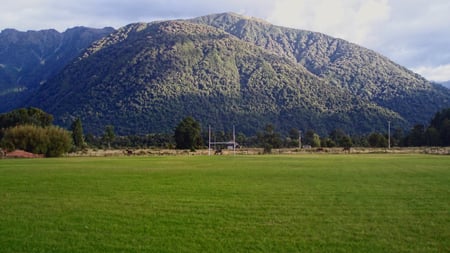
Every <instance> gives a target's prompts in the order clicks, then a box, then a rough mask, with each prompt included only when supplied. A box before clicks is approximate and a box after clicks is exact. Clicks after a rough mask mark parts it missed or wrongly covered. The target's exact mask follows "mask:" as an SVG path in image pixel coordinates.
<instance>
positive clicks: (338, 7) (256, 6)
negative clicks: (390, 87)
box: [0, 0, 450, 81]
mask: <svg viewBox="0 0 450 253" xmlns="http://www.w3.org/2000/svg"><path fill="white" fill-rule="evenodd" d="M230 11H231V12H236V13H239V14H243V15H247V16H253V17H258V18H261V19H265V20H267V21H269V22H271V23H273V24H277V25H282V26H287V27H292V28H299V29H305V30H311V31H316V32H322V33H325V34H328V35H331V36H334V37H338V38H343V39H345V40H348V41H351V42H354V43H357V44H360V45H363V46H365V47H367V48H370V49H373V50H375V51H377V52H379V53H381V54H383V55H385V56H387V57H389V58H391V59H392V60H394V61H395V62H397V63H400V64H401V65H403V66H406V67H408V68H410V69H412V70H413V71H415V72H417V73H419V74H422V75H423V76H425V77H426V78H428V79H429V80H434V81H447V80H450V14H449V13H450V1H449V0H226V1H220V0H12V1H7V2H6V3H5V2H4V3H2V7H1V9H0V30H3V29H5V28H15V29H18V30H21V31H26V30H40V29H47V28H55V29H57V30H59V31H64V30H65V29H67V28H69V27H73V26H89V27H105V26H112V27H115V28H118V27H121V26H124V25H126V24H129V23H133V22H150V21H154V20H165V19H175V18H176V19H178V18H191V17H197V16H201V15H207V14H212V13H221V12H230Z"/></svg>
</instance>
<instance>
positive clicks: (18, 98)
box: [0, 27, 114, 112]
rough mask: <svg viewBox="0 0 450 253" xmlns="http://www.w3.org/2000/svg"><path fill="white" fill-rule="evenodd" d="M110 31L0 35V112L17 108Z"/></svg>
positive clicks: (9, 32)
mask: <svg viewBox="0 0 450 253" xmlns="http://www.w3.org/2000/svg"><path fill="white" fill-rule="evenodd" d="M113 31H114V29H112V28H104V29H92V28H85V27H75V28H72V29H68V30H67V31H65V32H63V33H60V32H58V31H56V30H43V31H28V32H19V31H17V30H13V29H6V30H3V31H2V32H1V33H0V101H2V102H1V103H0V112H5V111H8V110H11V109H13V108H15V107H18V106H20V105H21V103H22V102H23V99H24V98H25V97H27V96H28V95H30V94H32V93H33V92H35V91H36V90H37V89H38V88H39V86H40V85H41V84H43V83H45V82H46V80H47V79H48V78H50V77H52V76H53V75H55V74H56V73H58V72H59V71H60V70H61V69H63V68H64V66H66V65H67V64H68V63H69V62H71V61H73V60H74V59H75V58H76V57H77V56H78V55H79V54H80V53H81V52H82V51H83V50H85V49H86V48H87V47H89V46H90V45H91V44H92V43H93V42H94V41H96V40H98V39H100V38H102V37H104V36H106V35H108V34H110V33H112V32H113Z"/></svg>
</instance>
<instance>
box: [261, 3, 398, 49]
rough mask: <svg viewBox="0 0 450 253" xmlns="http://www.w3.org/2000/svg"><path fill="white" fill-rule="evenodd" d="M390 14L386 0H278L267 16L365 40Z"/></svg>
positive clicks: (324, 31) (289, 23) (370, 38)
mask: <svg viewBox="0 0 450 253" xmlns="http://www.w3.org/2000/svg"><path fill="white" fill-rule="evenodd" d="M389 14H390V6H389V5H388V1H387V0H278V1H276V5H275V8H274V10H273V12H272V13H271V15H270V16H269V18H268V19H269V21H271V22H273V23H276V24H280V25H287V26H290V27H295V28H300V29H307V30H312V31H318V32H322V33H326V34H329V35H332V36H335V37H340V38H343V39H346V40H349V41H352V42H356V43H361V44H364V43H368V41H370V40H373V39H374V38H376V36H371V34H372V30H373V28H374V27H376V26H379V25H380V24H381V23H383V22H385V21H386V20H388V18H389Z"/></svg>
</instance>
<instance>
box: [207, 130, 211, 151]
mask: <svg viewBox="0 0 450 253" xmlns="http://www.w3.org/2000/svg"><path fill="white" fill-rule="evenodd" d="M208 155H209V156H210V155H211V125H209V126H208Z"/></svg>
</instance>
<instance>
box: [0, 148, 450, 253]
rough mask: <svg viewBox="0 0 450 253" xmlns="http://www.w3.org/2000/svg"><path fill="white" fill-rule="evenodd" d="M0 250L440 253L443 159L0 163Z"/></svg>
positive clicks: (444, 242) (449, 197)
mask: <svg viewBox="0 0 450 253" xmlns="http://www.w3.org/2000/svg"><path fill="white" fill-rule="evenodd" d="M0 252H450V156H426V155H317V156H316V155H300V156H238V157H232V156H228V157H189V156H183V157H181V156H180V157H145V158H143V157H126V158H62V159H38V160H0Z"/></svg>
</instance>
